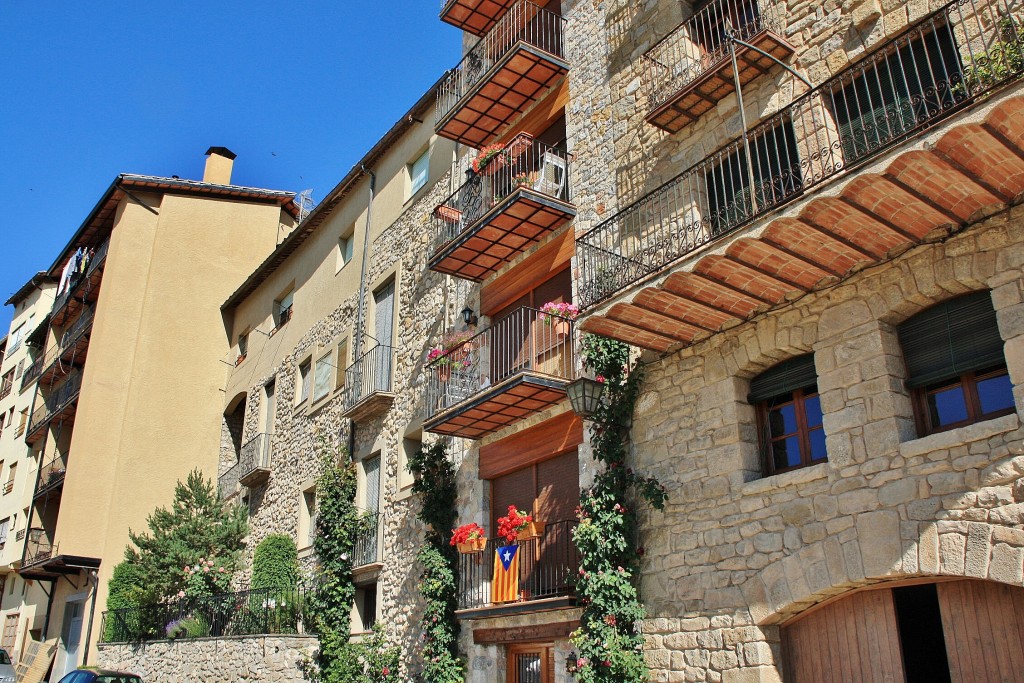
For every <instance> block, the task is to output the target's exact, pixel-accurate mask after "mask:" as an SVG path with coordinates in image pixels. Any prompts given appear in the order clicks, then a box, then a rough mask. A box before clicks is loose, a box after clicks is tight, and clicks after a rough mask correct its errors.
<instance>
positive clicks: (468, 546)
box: [450, 522, 487, 555]
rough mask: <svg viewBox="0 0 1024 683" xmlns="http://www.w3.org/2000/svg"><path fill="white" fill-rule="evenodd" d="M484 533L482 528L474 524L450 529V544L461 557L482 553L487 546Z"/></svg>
mask: <svg viewBox="0 0 1024 683" xmlns="http://www.w3.org/2000/svg"><path fill="white" fill-rule="evenodd" d="M485 533H486V532H485V531H484V528H483V527H482V526H480V525H479V524H477V523H476V522H470V523H469V524H463V525H462V526H460V527H458V528H456V529H452V540H451V541H450V544H451V545H454V546H456V547H457V548H458V549H459V552H460V553H462V554H463V555H472V554H474V553H482V552H483V551H484V546H486V545H487V536H485V535H484V534H485Z"/></svg>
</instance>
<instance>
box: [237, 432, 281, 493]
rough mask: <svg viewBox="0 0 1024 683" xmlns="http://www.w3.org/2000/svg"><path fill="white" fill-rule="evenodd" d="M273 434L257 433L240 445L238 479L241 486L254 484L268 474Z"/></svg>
mask: <svg viewBox="0 0 1024 683" xmlns="http://www.w3.org/2000/svg"><path fill="white" fill-rule="evenodd" d="M273 436H274V435H273V434H257V435H256V436H254V437H252V438H251V439H249V440H248V441H246V442H245V444H244V445H243V446H242V449H241V451H240V452H239V454H238V464H237V465H236V467H238V481H239V482H240V483H241V484H242V486H255V485H256V484H258V483H261V482H262V481H263V480H265V479H266V478H267V476H269V474H270V455H271V441H272V440H273Z"/></svg>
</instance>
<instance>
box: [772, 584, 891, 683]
mask: <svg viewBox="0 0 1024 683" xmlns="http://www.w3.org/2000/svg"><path fill="white" fill-rule="evenodd" d="M782 642H783V649H784V656H785V660H786V664H787V667H786V668H787V671H786V677H785V678H786V681H787V682H790V683H822V682H823V681H843V683H902V682H903V681H904V675H903V657H902V653H901V651H900V638H899V632H898V630H897V625H896V608H895V605H894V603H893V598H892V591H889V590H867V591H862V592H860V593H854V594H853V595H851V596H849V597H848V598H844V599H842V600H839V601H837V602H834V603H832V604H830V605H825V606H824V607H820V608H818V609H816V610H813V611H812V612H810V613H809V614H807V615H806V616H804V617H801V618H800V619H798V620H797V621H795V622H793V623H791V624H788V625H786V626H785V627H783V638H782Z"/></svg>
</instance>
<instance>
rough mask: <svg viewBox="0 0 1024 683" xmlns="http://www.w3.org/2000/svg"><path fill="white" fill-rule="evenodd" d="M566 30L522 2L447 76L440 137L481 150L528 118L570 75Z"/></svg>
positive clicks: (560, 21) (440, 108)
mask: <svg viewBox="0 0 1024 683" xmlns="http://www.w3.org/2000/svg"><path fill="white" fill-rule="evenodd" d="M564 27H565V19H564V18H562V17H561V16H559V15H557V14H555V13H553V12H550V11H548V10H545V9H541V8H540V7H538V6H537V5H534V4H533V3H531V2H528V0H517V2H515V3H514V4H513V5H512V6H511V7H509V9H508V11H507V12H506V13H505V15H504V16H503V17H502V18H501V19H500V20H499V21H498V22H497V23H496V24H494V25H493V26H492V27H491V29H490V30H489V31H488V32H487V33H486V34H485V35H484V36H483V37H482V38H481V39H480V40H479V42H477V44H476V45H475V46H474V47H473V48H472V49H471V50H470V51H469V52H468V53H466V56H465V57H464V58H463V59H462V61H461V62H460V63H459V65H458V66H457V67H455V68H454V69H452V70H451V71H449V72H448V76H447V78H445V80H444V82H443V83H442V84H441V86H440V88H439V89H438V93H437V116H436V122H435V125H434V128H435V131H436V132H437V134H438V135H440V136H441V137H445V138H449V139H451V140H455V141H456V142H460V143H462V144H465V145H468V146H469V147H475V148H479V147H483V146H484V145H486V144H487V143H488V142H489V141H491V140H492V139H493V138H494V137H495V136H496V135H497V134H498V133H500V132H501V131H502V130H504V129H505V128H507V127H508V126H509V125H510V124H512V123H513V122H514V121H516V120H518V119H519V118H520V117H521V116H522V115H524V114H525V113H526V112H527V111H528V110H529V109H530V108H531V107H532V106H533V105H534V104H536V103H537V102H538V101H539V100H540V99H541V98H543V96H544V95H545V94H547V93H548V91H550V90H551V89H552V88H553V87H554V86H555V85H557V84H558V83H559V81H560V80H561V78H562V77H563V76H564V75H565V74H566V73H567V72H568V71H569V64H568V62H566V61H565V58H564V56H563V45H564V40H563V31H564Z"/></svg>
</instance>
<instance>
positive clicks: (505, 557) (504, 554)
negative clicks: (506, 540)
mask: <svg viewBox="0 0 1024 683" xmlns="http://www.w3.org/2000/svg"><path fill="white" fill-rule="evenodd" d="M517 550H519V546H517V545H507V546H505V547H503V548H498V550H497V551H496V552H497V553H498V559H499V560H501V566H502V567H504V568H505V571H508V567H509V565H511V564H512V560H513V559H514V558H515V556H516V551H517Z"/></svg>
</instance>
